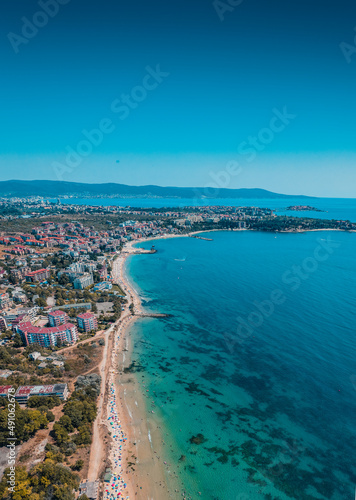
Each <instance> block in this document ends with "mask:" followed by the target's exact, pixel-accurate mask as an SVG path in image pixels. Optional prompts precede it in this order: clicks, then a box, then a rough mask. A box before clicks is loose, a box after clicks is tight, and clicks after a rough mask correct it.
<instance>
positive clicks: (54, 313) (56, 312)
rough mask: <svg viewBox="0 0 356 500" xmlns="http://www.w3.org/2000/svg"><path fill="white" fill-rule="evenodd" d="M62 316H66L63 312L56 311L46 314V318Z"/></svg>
mask: <svg viewBox="0 0 356 500" xmlns="http://www.w3.org/2000/svg"><path fill="white" fill-rule="evenodd" d="M63 314H67V313H65V312H64V311H60V310H59V309H57V310H56V311H52V312H49V313H48V316H62V315H63Z"/></svg>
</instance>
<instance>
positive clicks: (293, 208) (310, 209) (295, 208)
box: [286, 205, 325, 212]
mask: <svg viewBox="0 0 356 500" xmlns="http://www.w3.org/2000/svg"><path fill="white" fill-rule="evenodd" d="M286 210H288V211H291V212H325V210H321V209H320V208H316V207H311V206H310V205H292V206H290V207H287V208H286Z"/></svg>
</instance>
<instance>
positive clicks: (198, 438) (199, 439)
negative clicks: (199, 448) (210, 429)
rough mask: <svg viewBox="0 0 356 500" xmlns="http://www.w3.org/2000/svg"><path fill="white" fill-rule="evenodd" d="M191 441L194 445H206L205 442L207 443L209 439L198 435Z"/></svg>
mask: <svg viewBox="0 0 356 500" xmlns="http://www.w3.org/2000/svg"><path fill="white" fill-rule="evenodd" d="M189 441H190V442H191V443H192V444H203V443H205V441H207V439H206V438H205V437H204V435H203V434H197V435H196V436H192V437H191V438H190V439H189Z"/></svg>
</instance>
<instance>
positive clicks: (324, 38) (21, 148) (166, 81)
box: [0, 0, 356, 197]
mask: <svg viewBox="0 0 356 500" xmlns="http://www.w3.org/2000/svg"><path fill="white" fill-rule="evenodd" d="M47 1H48V0H44V3H43V4H46V3H47ZM53 1H54V0H51V2H53ZM224 3H225V6H227V9H226V11H225V12H223V13H222V11H223V9H224V7H222V5H223V4H224ZM230 3H231V5H236V4H238V3H239V2H238V1H236V0H231V2H230ZM310 3H311V2H310V1H309V2H307V1H305V0H302V1H301V0H298V1H297V0H290V1H288V2H285V1H280V0H274V1H273V0H272V1H271V2H262V1H261V0H243V1H241V2H240V4H239V5H236V6H235V7H231V6H229V4H228V0H227V1H226V2H225V0H222V2H221V3H220V4H219V5H220V9H221V10H220V17H219V13H218V12H217V9H218V10H219V7H218V4H216V3H215V4H214V2H213V1H210V0H209V1H207V0H190V1H187V0H179V1H178V0H172V1H171V2H166V1H165V2H163V1H160V0H159V1H158V0H153V1H152V2H147V1H146V2H144V1H142V0H138V1H136V2H131V4H129V3H128V2H122V1H121V0H120V1H117V0H116V1H114V0H106V1H105V0H104V1H102V2H90V3H89V2H84V1H82V0H69V1H68V0H61V5H58V6H57V7H53V3H51V5H48V7H47V8H51V7H52V9H55V10H56V11H57V10H58V12H54V14H52V15H53V17H50V16H43V14H38V12H43V10H44V7H43V4H41V2H32V1H31V2H28V1H22V0H3V1H2V2H1V6H0V9H1V11H2V12H1V16H0V19H1V20H0V54H1V59H2V69H3V78H2V85H1V90H0V104H1V109H2V120H1V123H0V132H1V138H2V140H1V142H0V179H1V180H5V179H12V178H19V179H40V178H41V179H57V178H61V179H63V180H66V181H75V182H77V181H82V182H122V183H126V184H159V185H181V186H194V185H195V186H197V185H200V186H205V185H209V184H210V183H211V182H217V181H216V179H219V181H218V182H221V183H222V184H224V187H225V184H226V187H231V188H235V187H236V188H237V187H261V188H266V189H270V190H273V191H279V192H284V193H291V194H293V193H295V192H297V193H303V194H310V195H313V194H314V195H318V196H347V197H355V196H356V189H355V186H356V169H355V160H356V154H355V127H354V120H355V116H356V99H355V89H356V48H355V54H354V53H353V51H352V48H354V47H355V41H354V37H355V34H356V33H355V31H354V26H355V25H356V6H355V4H354V2H351V1H346V0H338V1H330V0H329V1H321V0H314V1H313V2H312V5H310ZM46 17H48V19H47V20H46ZM222 17H223V18H224V19H223V20H222ZM27 20H28V21H27ZM35 21H36V22H35ZM29 23H30V24H29ZM33 23H35V25H34V26H33ZM36 23H37V24H39V25H41V24H43V26H42V27H41V26H39V27H37V28H36ZM26 25H27V26H26ZM31 26H32V27H31ZM23 30H25V31H24V33H25V36H23V33H22V32H23ZM26 30H27V31H26ZM31 30H32V31H31ZM19 37H22V38H19ZM342 42H344V43H347V44H348V47H349V49H348V50H350V52H349V61H347V60H346V57H345V55H344V54H343V52H342V50H341V49H340V43H342ZM157 68H158V73H159V72H161V73H162V75H164V76H161V77H160V76H158V77H157V76H156V79H155V77H154V76H152V75H153V74H157ZM144 82H147V87H149V88H146V87H145V84H144ZM125 99H128V101H126V104H125V102H123V101H125ZM120 106H121V108H120ZM125 106H127V107H126V108H125ZM119 108H120V109H121V111H120V112H119V111H118V109H119ZM278 113H279V115H278ZM283 114H284V115H287V116H289V117H292V116H293V118H289V119H285V121H286V122H288V123H284V121H283V118H282V120H281V118H279V121H278V122H277V121H276V120H277V119H276V120H274V121H272V122H271V120H273V118H274V117H275V116H277V115H278V116H280V115H282V116H283ZM103 120H104V122H105V124H106V129H105V130H106V131H105V133H104V132H101V133H100V132H99V135H95V133H94V138H96V142H95V141H94V140H93V142H95V144H91V145H90V148H89V149H90V151H89V149H85V148H86V145H85V144H84V143H83V141H87V140H88V138H87V137H85V134H83V130H86V131H87V132H86V134H87V135H88V133H90V131H92V130H93V129H97V128H100V126H101V125H102V124H103ZM105 120H106V121H105ZM100 124H101V125H100ZM109 124H110V125H109ZM271 124H272V125H271ZM271 126H272V128H271ZM89 135H90V134H89ZM101 136H102V137H101ZM256 141H257V142H256ZM78 148H79V149H78ZM251 148H252V151H254V153H252V151H251ZM78 150H79V153H78ZM69 151H76V152H77V155H78V154H79V159H78V156H77V157H76V158H75V161H74V163H73V158H70V159H72V163H71V162H70V161H69V162H68V152H69ZM88 151H89V152H88ZM248 151H249V153H248ZM87 152H88V154H87ZM82 153H83V154H82ZM84 153H85V154H84ZM70 159H69V160H70ZM231 161H233V162H236V163H238V164H239V171H238V172H239V173H238V174H236V173H235V174H234V175H230V174H226V172H227V170H226V169H227V165H229V162H231ZM224 172H225V173H224ZM213 179H215V180H213Z"/></svg>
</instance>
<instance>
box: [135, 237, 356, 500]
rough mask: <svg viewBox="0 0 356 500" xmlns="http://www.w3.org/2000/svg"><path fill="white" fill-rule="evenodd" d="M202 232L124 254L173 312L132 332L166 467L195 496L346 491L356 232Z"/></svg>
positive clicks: (355, 393) (251, 499) (313, 495)
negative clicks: (147, 252) (137, 253)
mask: <svg viewBox="0 0 356 500" xmlns="http://www.w3.org/2000/svg"><path fill="white" fill-rule="evenodd" d="M204 236H209V235H206V234H205V235H204ZM210 236H211V237H212V238H213V241H202V240H197V239H192V238H175V239H170V240H157V241H156V242H154V243H155V246H156V248H157V253H156V254H153V255H140V256H135V257H131V258H130V259H129V261H128V268H127V270H128V274H129V276H130V279H131V280H132V282H133V284H134V287H135V288H136V290H137V291H138V292H139V293H140V295H141V297H142V298H143V304H144V306H145V308H147V309H148V310H152V311H159V312H166V313H171V314H173V317H171V318H166V319H164V320H157V319H153V320H151V319H150V320H147V319H146V320H141V321H139V322H136V323H135V324H134V325H133V327H132V331H131V333H132V335H133V339H134V350H133V359H134V361H135V366H136V376H137V377H138V380H139V381H140V382H141V383H142V384H145V386H144V387H142V390H143V393H144V394H145V395H146V396H147V418H148V419H149V420H155V422H157V423H158V424H159V426H160V427H161V432H162V435H163V437H164V440H165V452H164V453H165V460H166V461H167V462H168V464H169V466H167V467H168V469H169V470H170V471H171V473H173V472H176V473H178V475H179V477H180V479H181V481H182V483H183V484H184V487H185V489H186V491H188V492H189V495H190V498H193V499H197V498H203V499H207V500H213V499H215V500H216V499H219V500H255V499H267V500H268V499H269V500H271V499H288V498H294V499H298V500H316V499H330V500H347V499H350V500H353V499H354V491H355V481H356V451H355V450H356V446H355V443H356V439H355V438H356V425H355V415H356V322H355V317H356V315H355V313H356V297H355V284H356V262H355V247H356V234H352V233H343V232H310V233H301V234H277V235H275V234H271V233H258V232H214V233H211V234H210ZM151 245H152V243H150V242H147V243H145V244H141V245H140V246H144V247H146V248H147V247H150V246H151ZM272 299H273V300H272ZM147 389H149V392H148V393H147V392H146V390H147ZM152 410H153V411H154V413H151V411H152ZM193 437H195V438H196V439H195V440H193V442H191V438H193ZM194 441H195V442H194ZM199 492H200V493H201V494H200V495H199ZM177 498H181V494H179V495H178V494H177Z"/></svg>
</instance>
